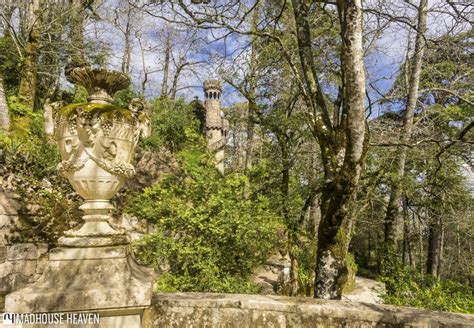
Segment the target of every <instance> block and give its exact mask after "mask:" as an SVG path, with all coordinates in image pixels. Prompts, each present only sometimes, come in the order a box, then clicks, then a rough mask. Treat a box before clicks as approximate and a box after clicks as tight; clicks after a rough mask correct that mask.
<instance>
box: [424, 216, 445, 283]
mask: <svg viewBox="0 0 474 328" xmlns="http://www.w3.org/2000/svg"><path fill="white" fill-rule="evenodd" d="M441 239H442V227H441V219H440V218H439V217H437V218H436V221H435V222H433V223H432V224H430V226H429V235H428V253H427V259H426V273H427V274H430V275H432V276H434V277H436V278H439V271H438V268H439V266H440V259H441Z"/></svg>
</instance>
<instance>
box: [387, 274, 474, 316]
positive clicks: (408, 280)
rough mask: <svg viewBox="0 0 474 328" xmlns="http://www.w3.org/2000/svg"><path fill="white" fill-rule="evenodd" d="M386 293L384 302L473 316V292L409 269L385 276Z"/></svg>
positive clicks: (462, 286)
mask: <svg viewBox="0 0 474 328" xmlns="http://www.w3.org/2000/svg"><path fill="white" fill-rule="evenodd" d="M381 280H382V281H383V282H384V283H385V285H386V288H387V292H386V294H384V295H382V299H383V300H384V302H385V303H388V304H393V305H404V306H413V307H420V308H425V309H431V310H439V311H451V312H461V313H471V314H473V313H474V295H473V291H472V289H471V288H470V287H469V286H467V285H463V284H460V283H457V282H454V281H451V280H438V279H436V278H434V277H432V276H429V275H421V274H419V273H417V272H414V271H412V270H409V269H401V268H399V269H394V270H393V271H392V273H391V274H390V275H386V276H385V277H382V278H381Z"/></svg>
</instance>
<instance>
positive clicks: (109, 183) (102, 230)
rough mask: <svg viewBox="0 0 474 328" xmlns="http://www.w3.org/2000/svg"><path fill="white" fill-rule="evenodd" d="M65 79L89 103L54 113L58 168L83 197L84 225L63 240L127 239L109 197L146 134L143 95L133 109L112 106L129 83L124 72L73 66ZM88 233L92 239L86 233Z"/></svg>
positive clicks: (83, 242)
mask: <svg viewBox="0 0 474 328" xmlns="http://www.w3.org/2000/svg"><path fill="white" fill-rule="evenodd" d="M67 78H68V80H69V81H70V82H72V83H74V84H78V85H81V86H83V87H85V88H86V89H87V91H88V92H89V98H88V100H89V102H88V103H85V104H72V105H68V106H65V107H62V108H61V109H59V110H58V111H56V112H55V113H54V123H55V137H56V139H57V142H58V145H59V150H60V152H61V157H62V162H61V163H60V164H59V165H58V170H59V171H60V173H61V174H62V175H64V176H65V177H66V178H67V179H68V180H69V182H70V183H71V185H72V186H73V188H74V190H75V191H76V192H77V193H78V194H79V195H81V197H82V198H84V200H85V202H84V204H83V205H82V206H81V207H80V209H82V210H83V211H84V212H85V214H86V215H84V217H83V219H84V221H85V223H84V225H83V226H82V227H81V228H80V229H77V230H70V231H67V232H66V233H65V237H63V238H61V240H60V244H62V245H74V246H87V245H91V244H93V245H94V246H105V245H113V244H124V243H127V242H128V239H127V236H126V235H125V234H123V233H122V232H121V231H116V230H114V229H113V228H112V227H111V226H110V225H109V223H108V220H109V215H110V212H111V211H112V210H113V209H114V207H113V206H112V204H111V203H110V199H111V198H112V197H113V196H114V195H115V194H116V193H117V191H118V190H119V189H120V187H121V186H122V185H123V184H124V182H125V180H126V179H127V178H130V177H132V176H133V175H134V173H135V169H134V167H133V165H132V164H131V162H132V159H133V155H134V151H135V147H136V145H137V142H138V139H139V137H140V136H143V135H145V136H146V135H147V134H148V128H147V126H148V117H147V114H146V113H145V111H144V110H143V109H144V108H143V107H144V106H143V104H142V103H141V102H140V101H139V100H132V103H131V104H130V106H129V108H127V109H125V108H121V107H117V106H114V105H112V103H111V102H112V97H111V96H112V95H113V94H114V93H115V92H117V91H119V90H121V89H125V88H127V87H128V85H129V84H130V81H129V79H128V77H127V76H126V75H124V74H122V73H119V72H115V71H110V70H106V69H91V68H89V67H81V68H75V69H73V70H71V71H69V72H68V74H67ZM84 237H89V238H84Z"/></svg>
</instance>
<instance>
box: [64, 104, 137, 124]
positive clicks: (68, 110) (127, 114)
mask: <svg viewBox="0 0 474 328" xmlns="http://www.w3.org/2000/svg"><path fill="white" fill-rule="evenodd" d="M78 107H81V108H82V109H83V110H84V112H86V113H99V114H100V115H106V116H108V115H110V116H112V115H113V114H117V113H119V115H121V116H123V117H124V118H125V119H126V120H129V121H132V120H133V117H132V112H131V111H130V110H128V109H125V108H122V107H118V106H114V105H109V104H96V103H79V104H70V105H67V106H64V107H62V108H61V109H59V110H58V114H60V115H62V116H65V117H69V116H71V115H73V114H75V113H76V109H77V108H78Z"/></svg>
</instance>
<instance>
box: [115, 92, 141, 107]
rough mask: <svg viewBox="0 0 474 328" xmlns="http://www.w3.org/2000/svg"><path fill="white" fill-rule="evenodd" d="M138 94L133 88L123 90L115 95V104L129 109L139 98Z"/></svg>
mask: <svg viewBox="0 0 474 328" xmlns="http://www.w3.org/2000/svg"><path fill="white" fill-rule="evenodd" d="M137 97H138V94H137V93H136V92H135V91H134V90H133V89H131V88H128V89H125V90H121V91H119V92H117V93H116V94H115V95H114V102H113V104H114V105H115V106H118V107H122V108H127V107H128V105H129V104H130V102H131V100H132V99H133V98H137Z"/></svg>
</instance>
